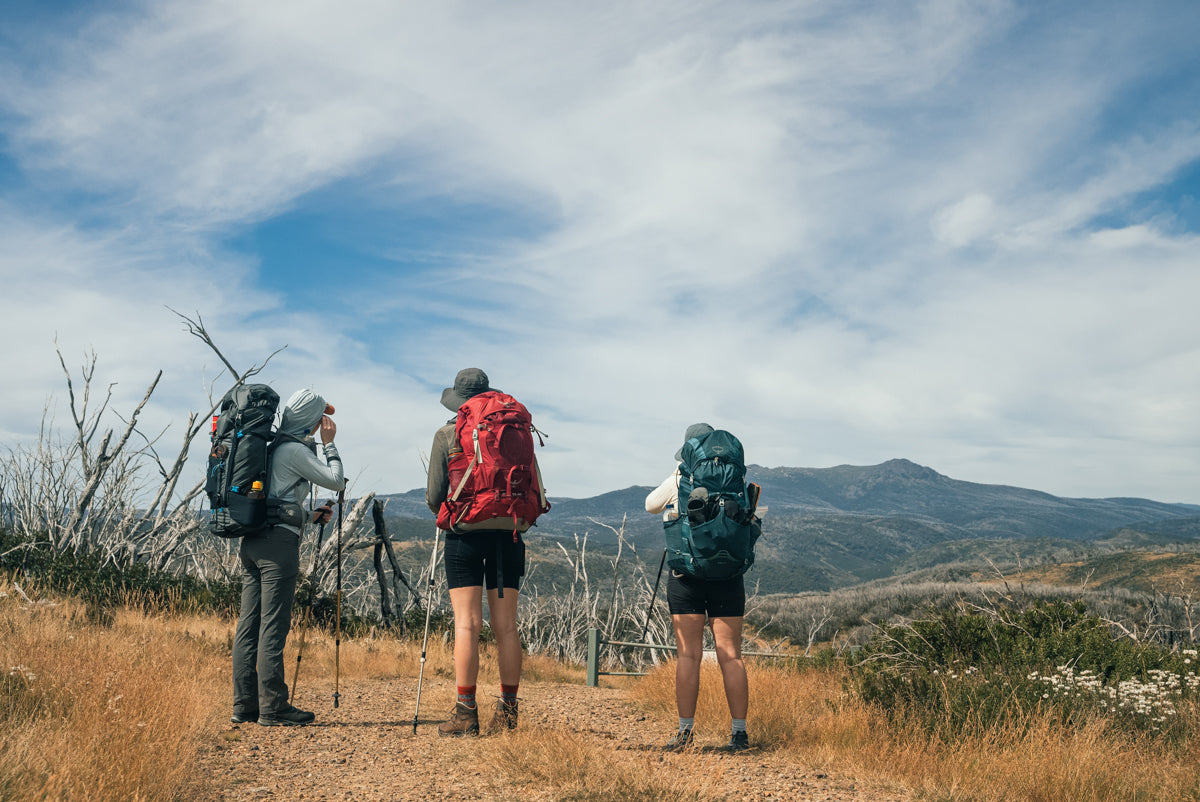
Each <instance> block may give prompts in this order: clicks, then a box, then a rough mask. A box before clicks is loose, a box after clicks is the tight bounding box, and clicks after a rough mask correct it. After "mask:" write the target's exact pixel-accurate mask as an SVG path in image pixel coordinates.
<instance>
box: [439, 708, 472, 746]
mask: <svg viewBox="0 0 1200 802" xmlns="http://www.w3.org/2000/svg"><path fill="white" fill-rule="evenodd" d="M478 734H479V707H478V705H477V706H475V707H467V706H466V705H464V704H463V703H462V702H455V703H454V712H453V713H451V714H450V720H449V721H443V722H442V723H441V724H439V725H438V735H439V736H444V735H449V736H453V737H455V738H460V737H462V736H464V735H478Z"/></svg>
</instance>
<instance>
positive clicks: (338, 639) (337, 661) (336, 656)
mask: <svg viewBox="0 0 1200 802" xmlns="http://www.w3.org/2000/svg"><path fill="white" fill-rule="evenodd" d="M345 496H346V493H345V491H344V490H339V491H338V497H337V504H338V525H337V625H336V628H335V630H334V632H335V634H334V638H333V706H334V707H335V708H336V707H337V706H338V700H339V699H340V698H341V694H340V693H339V692H338V691H339V690H340V688H339V687H338V686H339V681H340V680H341V673H342V502H343V501H344V500H345Z"/></svg>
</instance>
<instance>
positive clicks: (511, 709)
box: [491, 699, 517, 730]
mask: <svg viewBox="0 0 1200 802" xmlns="http://www.w3.org/2000/svg"><path fill="white" fill-rule="evenodd" d="M491 728H492V729H493V730H515V729H516V728H517V703H516V702H513V703H512V704H511V705H509V704H505V702H504V700H503V699H499V700H497V702H496V714H495V715H494V716H492V727H491Z"/></svg>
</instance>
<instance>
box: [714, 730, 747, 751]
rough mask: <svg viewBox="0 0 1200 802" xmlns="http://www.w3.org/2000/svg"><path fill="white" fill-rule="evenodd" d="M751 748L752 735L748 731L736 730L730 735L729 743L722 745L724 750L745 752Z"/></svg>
mask: <svg viewBox="0 0 1200 802" xmlns="http://www.w3.org/2000/svg"><path fill="white" fill-rule="evenodd" d="M749 748H750V736H749V735H747V734H746V731H745V730H743V731H741V732H735V733H734V734H733V735H731V736H729V743H727V744H725V745H724V746H722V747H721V751H723V752H743V751H745V750H747V749H749Z"/></svg>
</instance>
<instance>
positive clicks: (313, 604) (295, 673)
mask: <svg viewBox="0 0 1200 802" xmlns="http://www.w3.org/2000/svg"><path fill="white" fill-rule="evenodd" d="M324 534H325V522H324V521H322V522H321V525H320V527H318V528H317V552H316V556H314V557H313V567H312V570H311V571H309V572H308V577H309V584H310V585H311V586H312V587H311V588H310V589H309V594H310V596H309V600H308V609H307V610H305V611H304V618H302V619H301V620H300V643H299V644H297V646H296V667H295V668H294V669H292V692H291V694H290V695H289V701H290V702H291V704H293V705H294V704H296V682H297V681H298V680H299V679H300V661H301V660H302V659H304V642H305V640H306V638H307V635H308V626H309V624H311V623H312V619H313V613H314V611H315V610H316V609H317V585H316V580H315V579H314V576H315V574H316V573H317V560H318V559H319V558H320V556H321V538H322V537H323V536H324Z"/></svg>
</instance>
